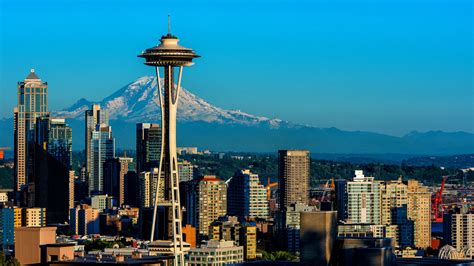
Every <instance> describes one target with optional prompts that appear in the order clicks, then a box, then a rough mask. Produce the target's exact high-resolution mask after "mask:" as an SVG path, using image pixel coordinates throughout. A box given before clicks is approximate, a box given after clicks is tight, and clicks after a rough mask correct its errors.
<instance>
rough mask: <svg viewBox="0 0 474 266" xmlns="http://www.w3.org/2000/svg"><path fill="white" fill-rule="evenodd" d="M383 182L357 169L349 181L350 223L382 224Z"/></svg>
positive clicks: (348, 209)
mask: <svg viewBox="0 0 474 266" xmlns="http://www.w3.org/2000/svg"><path fill="white" fill-rule="evenodd" d="M380 197H381V182H380V181H375V180H374V178H373V177H368V176H364V173H363V171H361V170H356V171H355V177H354V179H353V181H350V182H347V199H348V204H347V205H348V207H347V212H348V218H347V223H350V224H380V222H381V218H380V202H381V198H380Z"/></svg>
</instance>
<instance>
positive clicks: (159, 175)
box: [150, 67, 165, 241]
mask: <svg viewBox="0 0 474 266" xmlns="http://www.w3.org/2000/svg"><path fill="white" fill-rule="evenodd" d="M156 83H157V86H158V97H159V99H160V110H161V142H162V143H161V145H160V163H159V164H158V180H157V182H156V190H155V204H154V207H153V222H152V227H151V235H150V241H153V239H154V237H155V227H156V213H157V209H158V198H159V194H160V183H161V179H162V178H161V171H162V168H163V146H164V145H163V140H164V135H165V131H164V123H165V113H164V111H163V89H162V88H161V82H160V69H159V68H158V67H156ZM152 183H153V182H152Z"/></svg>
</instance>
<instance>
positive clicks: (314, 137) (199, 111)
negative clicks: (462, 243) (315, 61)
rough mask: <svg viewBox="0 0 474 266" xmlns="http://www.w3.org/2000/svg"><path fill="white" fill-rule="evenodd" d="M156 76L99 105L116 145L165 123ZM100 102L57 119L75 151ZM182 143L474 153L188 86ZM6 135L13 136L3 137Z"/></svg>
mask: <svg viewBox="0 0 474 266" xmlns="http://www.w3.org/2000/svg"><path fill="white" fill-rule="evenodd" d="M156 85H157V84H156V78H154V77H151V76H144V77H141V78H139V79H137V80H135V81H134V82H131V83H130V84H128V85H126V86H124V87H122V88H121V89H119V90H117V91H116V92H114V93H113V94H111V95H110V96H108V97H106V98H104V99H103V100H101V101H99V102H97V103H98V104H100V105H101V106H102V108H106V109H108V110H109V118H110V123H111V125H112V128H113V131H114V136H115V138H116V139H117V141H116V143H117V147H119V148H128V149H133V148H134V146H135V127H136V126H135V125H136V123H138V122H158V123H159V119H160V115H159V114H160V108H159V100H158V95H157V89H156ZM93 103H95V102H91V101H88V100H86V99H84V98H82V99H80V100H78V101H77V102H76V103H74V104H73V105H71V106H70V107H68V108H65V109H63V110H61V111H56V112H53V115H55V116H65V117H70V118H69V119H67V121H68V123H69V124H70V125H71V127H72V128H73V148H74V149H75V150H78V149H83V146H84V143H83V140H84V112H85V110H87V109H88V108H90V105H91V104H93ZM177 119H178V145H180V146H197V147H200V148H206V149H212V150H218V151H251V152H273V151H276V150H278V149H309V150H311V151H313V152H317V153H348V154H350V153H355V154H364V153H365V154H368V153H371V154H382V153H394V154H416V155H423V154H425V155H432V154H434V155H450V154H468V153H474V134H472V133H467V132H452V133H451V132H442V131H428V132H424V133H422V132H416V131H413V132H410V133H408V134H406V135H405V136H403V137H395V136H390V135H385V134H379V133H373V132H364V131H343V130H339V129H337V128H317V127H312V126H307V125H300V124H296V123H292V122H289V121H283V120H281V119H277V118H267V117H263V116H256V115H252V114H248V113H245V112H241V111H239V110H226V109H223V108H220V107H216V106H214V105H211V104H210V103H208V102H207V101H205V100H203V99H201V98H199V97H198V96H196V95H194V94H193V93H191V92H189V91H188V90H186V89H185V88H182V91H181V92H180V99H179V104H178V115H177ZM0 130H1V131H0V132H1V134H2V138H0V146H12V145H13V138H12V137H13V132H12V131H13V120H12V119H11V118H10V119H2V120H0ZM4 132H8V133H7V134H6V137H3V134H4Z"/></svg>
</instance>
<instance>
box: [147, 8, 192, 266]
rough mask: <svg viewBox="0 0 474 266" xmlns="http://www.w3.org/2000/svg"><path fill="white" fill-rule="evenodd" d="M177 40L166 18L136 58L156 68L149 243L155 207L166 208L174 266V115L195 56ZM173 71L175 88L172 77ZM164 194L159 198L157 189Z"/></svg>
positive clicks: (177, 253) (177, 210) (178, 252)
mask: <svg viewBox="0 0 474 266" xmlns="http://www.w3.org/2000/svg"><path fill="white" fill-rule="evenodd" d="M178 42H179V39H178V38H177V37H176V36H174V35H172V34H171V28H170V18H169V16H168V34H166V35H164V36H162V37H161V39H160V44H159V45H157V46H155V47H152V48H149V49H146V50H145V51H143V52H142V53H141V54H140V55H139V57H143V58H145V65H148V66H153V67H155V69H156V78H157V84H158V90H159V92H158V95H159V99H160V106H161V127H162V130H161V156H160V162H159V166H158V182H156V183H157V185H156V190H155V199H154V200H155V204H154V210H153V223H152V229H151V236H150V240H151V241H153V240H154V237H155V226H156V220H157V217H156V215H157V207H158V205H160V206H166V207H167V208H168V213H169V215H170V216H171V217H170V218H171V222H172V226H171V228H172V240H173V247H174V265H185V262H184V253H183V235H182V225H181V216H182V215H181V204H180V201H179V176H178V158H177V155H176V112H177V108H178V98H179V91H180V89H181V77H182V74H183V67H185V66H191V65H193V64H194V63H193V59H194V58H196V57H199V56H198V55H197V54H196V53H195V52H194V51H193V50H192V49H189V48H185V47H183V46H180V45H179V44H178ZM160 67H162V68H163V76H164V82H163V86H162V85H161V82H160ZM176 70H177V72H178V73H177V74H178V75H177V76H178V80H177V85H176V86H174V76H175V71H176ZM163 183H164V194H163V195H160V194H161V193H159V191H160V187H163V185H161V184H163ZM159 198H160V199H159Z"/></svg>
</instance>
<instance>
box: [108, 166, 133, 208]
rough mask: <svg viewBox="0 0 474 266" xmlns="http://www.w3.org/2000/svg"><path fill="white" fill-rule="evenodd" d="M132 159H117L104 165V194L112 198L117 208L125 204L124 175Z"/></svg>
mask: <svg viewBox="0 0 474 266" xmlns="http://www.w3.org/2000/svg"><path fill="white" fill-rule="evenodd" d="M132 162H133V158H129V157H118V158H112V159H107V160H106V161H105V163H104V191H103V192H104V193H105V194H108V195H110V196H113V197H114V198H115V199H116V202H117V204H118V205H119V206H122V205H123V204H124V203H125V175H126V174H127V173H128V169H129V166H130V164H131V163H132Z"/></svg>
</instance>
